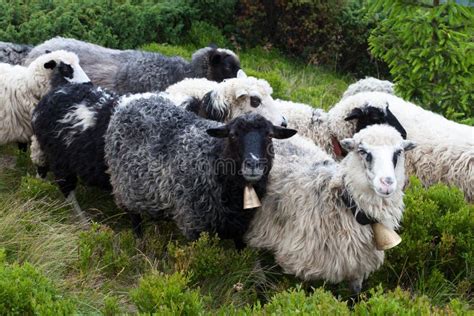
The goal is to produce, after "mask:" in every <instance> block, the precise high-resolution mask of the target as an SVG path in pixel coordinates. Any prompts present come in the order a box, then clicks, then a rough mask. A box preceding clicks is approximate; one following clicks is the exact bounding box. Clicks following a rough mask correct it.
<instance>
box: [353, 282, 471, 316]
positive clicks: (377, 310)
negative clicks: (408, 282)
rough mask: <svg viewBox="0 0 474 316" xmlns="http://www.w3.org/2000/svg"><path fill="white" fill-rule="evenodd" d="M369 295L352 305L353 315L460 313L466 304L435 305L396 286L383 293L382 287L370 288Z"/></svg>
mask: <svg viewBox="0 0 474 316" xmlns="http://www.w3.org/2000/svg"><path fill="white" fill-rule="evenodd" d="M370 295H371V297H370V298H369V299H368V300H362V301H361V302H360V303H358V304H357V305H356V306H355V307H354V314H355V315H462V314H465V313H466V312H467V306H465V305H464V304H462V303H460V302H459V301H457V300H453V301H451V302H450V303H449V304H448V305H446V306H445V307H443V308H438V307H435V306H433V305H432V304H431V302H430V300H429V299H428V298H427V297H426V296H416V295H415V296H413V295H411V294H410V292H408V291H403V290H401V289H400V288H396V289H395V290H394V291H389V292H387V293H384V292H383V290H382V287H378V288H377V289H372V290H370Z"/></svg>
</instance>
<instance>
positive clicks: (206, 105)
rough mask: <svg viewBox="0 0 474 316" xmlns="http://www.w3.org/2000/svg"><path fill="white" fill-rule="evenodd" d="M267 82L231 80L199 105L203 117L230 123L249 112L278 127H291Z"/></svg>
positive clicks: (245, 77)
mask: <svg viewBox="0 0 474 316" xmlns="http://www.w3.org/2000/svg"><path fill="white" fill-rule="evenodd" d="M272 92H273V90H272V88H271V87H270V85H269V84H268V82H267V81H265V80H262V79H256V78H254V77H247V76H246V75H245V73H244V72H243V71H239V77H238V78H233V79H227V80H225V81H224V82H222V83H220V84H219V85H218V86H217V87H216V88H215V89H214V90H212V91H210V92H209V93H207V94H206V95H205V96H204V98H203V100H202V104H201V105H200V106H199V115H200V116H204V117H206V118H208V119H211V120H216V121H221V122H225V121H230V120H231V119H233V118H236V117H238V116H240V115H242V114H245V113H251V112H254V113H257V114H260V115H262V116H263V117H265V118H266V119H268V120H269V121H271V122H272V123H273V124H274V125H278V126H283V127H286V126H287V122H286V118H285V117H284V116H283V114H282V112H281V110H280V109H279V108H278V106H277V104H276V103H275V101H274V100H273V98H272V96H271V94H272Z"/></svg>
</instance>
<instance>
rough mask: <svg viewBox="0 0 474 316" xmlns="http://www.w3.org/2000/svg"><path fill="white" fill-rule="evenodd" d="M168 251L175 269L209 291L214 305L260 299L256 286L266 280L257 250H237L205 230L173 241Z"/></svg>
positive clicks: (240, 303)
mask: <svg viewBox="0 0 474 316" xmlns="http://www.w3.org/2000/svg"><path fill="white" fill-rule="evenodd" d="M168 254H169V261H170V263H171V264H172V271H178V272H183V273H186V275H188V276H189V281H190V284H192V285H199V287H200V288H201V291H202V292H203V293H209V294H210V296H211V297H212V299H213V302H212V303H213V305H214V306H219V305H220V304H222V303H224V302H225V303H229V302H233V303H235V304H237V305H242V304H244V303H254V302H255V301H256V300H257V289H256V286H257V285H261V284H262V282H264V275H263V272H262V271H261V268H259V267H257V266H256V262H257V254H256V252H255V250H252V249H250V248H246V249H244V250H242V251H237V250H236V249H235V248H234V247H233V246H229V245H227V244H225V243H224V244H221V243H220V242H219V239H218V238H217V237H210V236H209V235H208V234H207V233H203V234H202V235H201V237H200V238H199V239H198V240H197V241H195V242H192V243H189V244H187V245H181V246H180V245H178V244H177V243H171V244H170V245H169V246H168ZM211 294H212V295H211Z"/></svg>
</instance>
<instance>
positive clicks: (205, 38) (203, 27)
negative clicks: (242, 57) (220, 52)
mask: <svg viewBox="0 0 474 316" xmlns="http://www.w3.org/2000/svg"><path fill="white" fill-rule="evenodd" d="M188 37H189V42H190V43H192V44H193V45H195V46H196V47H206V46H209V44H215V45H217V46H218V47H229V41H228V40H227V39H226V37H225V36H224V35H223V34H222V32H221V31H220V30H219V28H217V27H215V26H214V25H211V24H209V23H206V22H201V21H194V22H193V25H192V27H191V30H190V31H189V33H188Z"/></svg>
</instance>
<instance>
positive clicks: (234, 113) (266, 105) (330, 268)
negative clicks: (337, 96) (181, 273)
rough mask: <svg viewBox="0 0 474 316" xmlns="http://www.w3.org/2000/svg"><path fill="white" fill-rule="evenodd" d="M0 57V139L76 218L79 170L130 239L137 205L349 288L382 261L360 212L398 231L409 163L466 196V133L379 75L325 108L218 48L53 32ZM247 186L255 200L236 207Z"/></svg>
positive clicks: (425, 177)
mask: <svg viewBox="0 0 474 316" xmlns="http://www.w3.org/2000/svg"><path fill="white" fill-rule="evenodd" d="M0 62H2V63H0V104H1V105H0V145H1V144H7V143H12V142H17V143H18V144H19V146H20V148H21V149H23V150H24V149H25V148H26V145H27V144H28V143H30V149H31V159H32V161H33V162H34V163H35V164H36V165H37V167H38V175H39V176H41V177H42V178H45V177H46V174H47V172H48V171H51V172H52V174H53V175H54V179H55V181H56V183H57V185H58V186H59V188H60V190H61V191H62V193H63V194H64V195H65V197H66V198H67V199H68V200H69V201H70V202H71V203H72V204H73V206H74V210H75V211H76V213H77V215H78V216H79V217H81V218H82V220H87V216H86V214H85V213H84V212H83V211H82V210H81V208H80V206H79V204H78V203H77V201H76V198H75V194H74V192H75V188H76V185H77V181H78V179H79V178H80V179H81V181H82V182H83V183H84V184H85V185H91V186H98V187H100V188H103V189H104V190H111V191H112V193H113V195H114V198H115V201H116V203H117V205H118V206H119V207H120V208H122V209H123V210H124V211H126V212H128V213H129V214H130V218H131V221H132V225H133V228H134V231H135V233H136V234H137V235H138V236H140V235H141V234H142V230H141V225H142V216H143V215H146V216H147V217H151V218H156V219H171V220H174V221H175V222H176V224H177V226H178V227H179V229H180V230H181V231H182V233H183V234H184V235H185V236H186V237H187V238H189V239H196V238H198V237H199V235H200V233H201V232H203V231H208V232H211V233H217V234H218V235H219V236H220V237H221V238H226V239H232V240H234V242H235V245H236V247H238V248H242V247H245V245H249V246H251V247H255V248H261V249H268V250H270V251H271V252H272V253H273V254H274V255H275V259H276V261H277V263H278V264H279V265H280V266H281V267H282V268H283V269H284V271H285V272H287V273H291V274H294V275H296V276H298V277H300V278H302V279H305V280H311V279H324V280H327V281H330V282H336V283H337V282H341V281H348V282H349V284H350V287H351V289H352V290H353V291H354V292H359V291H360V290H361V286H362V282H363V280H364V279H366V278H367V277H368V275H369V274H370V273H371V272H373V271H375V270H376V269H377V268H379V267H380V265H381V264H382V263H383V258H384V251H383V250H379V249H378V248H377V246H376V243H375V242H374V231H373V228H372V226H371V225H368V224H373V223H381V224H383V225H384V226H385V227H387V228H389V229H396V228H398V227H399V225H400V221H401V219H402V214H403V209H404V205H403V188H404V186H405V184H406V174H408V175H411V174H414V175H416V176H418V177H419V178H420V179H421V181H422V182H423V183H424V184H425V185H427V186H428V185H431V184H433V183H436V182H444V183H446V184H449V185H455V186H457V187H459V188H460V189H461V190H462V191H463V192H464V194H465V197H466V199H467V200H468V201H471V202H472V201H473V200H474V192H473V187H474V185H473V181H474V167H473V165H474V129H473V128H472V127H470V126H465V125H462V124H458V123H455V122H452V121H449V120H447V119H445V118H443V117H442V116H440V115H437V114H434V113H432V112H429V111H427V110H424V109H422V108H421V107H419V106H417V105H415V104H412V103H410V102H407V101H404V100H403V99H401V98H399V97H397V96H395V95H394V90H393V84H392V83H390V82H388V81H381V80H378V79H374V78H367V79H363V80H360V81H358V82H357V83H355V84H353V85H351V86H350V87H349V88H348V89H347V91H346V92H345V93H344V95H343V97H342V99H341V100H340V102H339V103H337V104H336V105H334V106H333V107H332V108H331V109H330V110H329V111H327V112H326V111H324V110H322V109H315V108H313V107H311V106H309V105H306V104H301V103H294V102H291V101H282V100H274V99H273V98H272V96H271V94H272V88H271V87H270V85H269V84H268V83H267V82H266V81H265V80H262V79H257V78H253V77H247V76H246V75H245V73H244V72H243V71H242V70H241V69H240V62H239V58H238V56H237V55H236V54H235V53H233V52H232V51H230V50H226V49H220V48H216V47H206V48H202V49H200V50H198V51H196V52H195V53H194V54H193V56H192V60H191V61H190V62H188V61H186V60H184V59H183V58H181V57H165V56H163V55H160V54H158V53H149V52H141V51H134V50H126V51H120V50H113V49H108V48H104V47H100V46H98V45H94V44H90V43H86V42H82V41H78V40H74V39H67V38H61V37H56V38H53V39H51V40H48V41H46V42H44V43H42V44H40V45H38V46H36V47H32V46H26V45H18V44H12V43H1V42H0ZM297 131H298V135H295V134H296V132H297ZM249 187H250V188H251V189H252V190H253V191H254V192H255V193H256V195H257V197H258V199H260V201H261V202H260V203H261V204H260V206H259V207H251V208H247V207H246V206H245V203H244V198H245V194H244V190H245V189H246V188H249Z"/></svg>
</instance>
